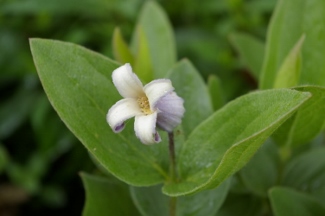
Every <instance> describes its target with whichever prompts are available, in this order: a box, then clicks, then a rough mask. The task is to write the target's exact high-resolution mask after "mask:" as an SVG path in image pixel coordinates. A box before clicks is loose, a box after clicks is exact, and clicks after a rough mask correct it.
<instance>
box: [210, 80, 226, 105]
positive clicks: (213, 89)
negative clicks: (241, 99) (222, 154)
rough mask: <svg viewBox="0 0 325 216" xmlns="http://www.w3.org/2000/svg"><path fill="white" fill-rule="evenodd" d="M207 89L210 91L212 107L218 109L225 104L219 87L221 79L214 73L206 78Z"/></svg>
mask: <svg viewBox="0 0 325 216" xmlns="http://www.w3.org/2000/svg"><path fill="white" fill-rule="evenodd" d="M208 90H209V93H210V97H211V101H212V104H213V109H214V110H218V109H220V108H221V107H222V106H223V105H225V98H224V95H223V90H222V87H221V80H220V79H219V77H217V76H215V75H210V76H209V78H208Z"/></svg>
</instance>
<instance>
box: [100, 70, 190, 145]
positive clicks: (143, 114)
mask: <svg viewBox="0 0 325 216" xmlns="http://www.w3.org/2000/svg"><path fill="white" fill-rule="evenodd" d="M112 78H113V83H114V85H115V87H116V88H117V90H118V92H119V93H120V95H121V96H122V97H124V99H122V100H120V101H118V102H117V103H116V104H114V105H113V106H112V107H111V108H110V109H109V111H108V113H107V116H106V120H107V122H108V124H109V125H110V126H111V128H112V129H113V131H114V132H115V133H118V132H120V131H122V130H123V129H124V121H125V120H127V119H129V118H132V117H133V116H135V122H134V130H135V134H136V136H137V137H138V138H139V139H140V140H141V142H142V143H144V144H152V143H158V142H160V141H161V139H160V136H159V134H158V132H157V131H156V125H158V127H160V128H161V129H163V130H165V131H168V132H171V131H172V130H173V129H174V128H175V127H176V126H177V125H178V124H180V123H181V118H182V117H183V114H184V112H185V109H184V106H183V103H184V101H183V99H182V98H180V97H178V96H177V94H176V93H175V92H174V87H173V86H172V84H171V81H170V80H169V79H158V80H154V81H152V82H150V83H148V84H147V85H145V86H143V85H142V83H141V81H140V80H139V78H138V77H137V75H135V74H134V73H133V72H132V68H131V66H130V64H125V65H123V66H121V67H119V68H117V69H116V70H114V71H113V74H112Z"/></svg>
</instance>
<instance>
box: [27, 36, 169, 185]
mask: <svg viewBox="0 0 325 216" xmlns="http://www.w3.org/2000/svg"><path fill="white" fill-rule="evenodd" d="M31 49H32V54H33V58H34V62H35V65H36V68H37V71H38V74H39V77H40V79H41V82H42V85H43V87H44V89H45V92H46V93H47V96H48V98H49V100H50V102H51V104H52V105H53V107H54V109H55V110H56V111H57V112H58V114H59V116H60V118H61V119H62V120H63V122H64V123H65V124H66V125H67V127H68V128H69V129H70V130H71V131H72V132H73V133H74V135H76V136H77V138H78V139H79V140H80V141H81V142H82V143H83V144H84V145H85V147H86V148H87V149H88V150H89V151H90V152H91V153H92V154H93V155H94V156H95V158H96V159H97V160H98V161H99V163H101V164H102V165H103V167H105V168H106V169H107V170H108V171H109V172H111V173H112V174H113V175H115V176H116V177H118V178H119V179H121V180H123V181H125V182H127V183H129V184H132V185H138V186H144V185H153V184H157V183H160V182H162V181H163V180H164V179H168V175H167V173H168V172H167V169H168V153H167V152H168V150H167V148H168V147H167V146H168V145H167V143H166V142H167V140H166V135H165V134H164V133H163V132H161V135H162V139H163V142H161V143H159V144H158V145H152V146H146V145H143V144H142V143H140V141H139V140H138V139H137V138H136V136H135V134H134V129H133V121H132V120H130V121H128V123H127V125H126V128H125V129H124V131H123V132H121V133H119V134H115V133H114V132H113V131H112V130H111V128H110V127H109V126H108V124H107V122H106V113H107V111H108V109H109V108H110V107H111V106H112V105H113V104H114V103H116V102H117V101H118V100H120V99H121V97H120V96H119V94H118V92H117V90H116V89H115V86H114V85H113V83H112V81H111V72H112V71H113V70H114V69H116V68H117V67H118V66H119V65H118V64H117V63H116V62H114V61H112V60H110V59H108V58H105V57H103V56H101V55H99V54H97V53H94V52H92V51H90V50H87V49H85V48H82V47H80V46H77V45H74V44H71V43H64V42H59V41H53V40H44V39H32V40H31Z"/></svg>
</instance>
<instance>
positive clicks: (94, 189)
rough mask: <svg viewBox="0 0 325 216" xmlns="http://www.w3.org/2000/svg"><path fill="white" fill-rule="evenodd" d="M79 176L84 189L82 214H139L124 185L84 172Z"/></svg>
mask: <svg viewBox="0 0 325 216" xmlns="http://www.w3.org/2000/svg"><path fill="white" fill-rule="evenodd" d="M81 178H82V181H83V185H84V187H85V190H86V202H85V206H84V209H83V213H82V215H83V216H93V215H96V216H106V215H117V216H118V215H121V216H122V215H123V216H128V215H129V216H133V215H139V214H138V211H137V210H136V208H135V206H134V204H133V202H132V199H131V197H130V194H129V191H128V187H127V186H126V185H123V184H119V183H116V182H110V181H108V180H107V179H106V178H104V177H98V176H93V175H89V174H86V173H81Z"/></svg>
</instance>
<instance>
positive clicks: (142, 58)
mask: <svg viewBox="0 0 325 216" xmlns="http://www.w3.org/2000/svg"><path fill="white" fill-rule="evenodd" d="M136 33H137V37H136V38H137V40H138V41H137V50H136V55H135V63H134V72H135V73H136V74H137V75H138V76H139V78H140V79H141V80H142V81H143V82H145V83H149V82H150V81H152V80H153V68H152V63H151V57H150V53H149V47H148V40H147V38H146V35H145V33H144V31H143V28H142V27H141V26H138V28H137V31H136Z"/></svg>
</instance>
